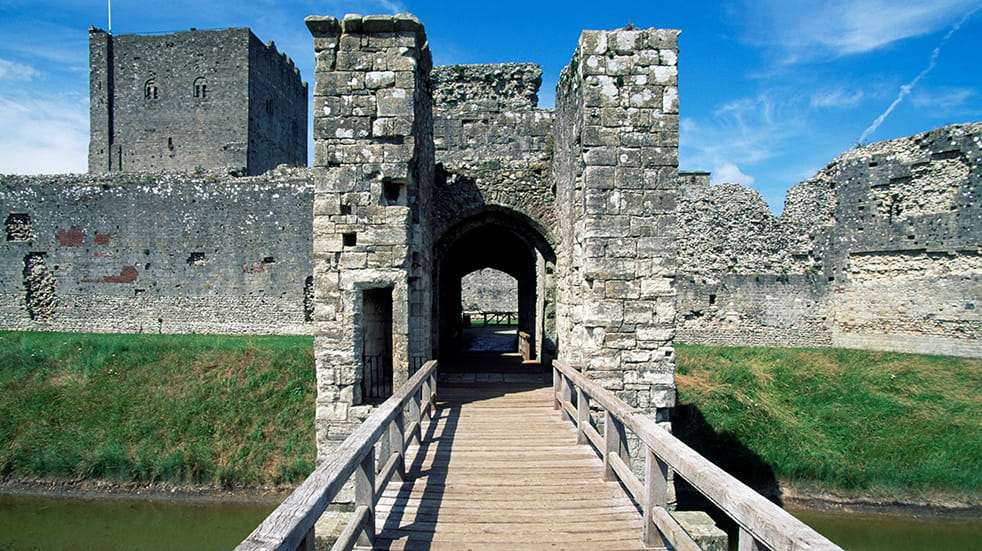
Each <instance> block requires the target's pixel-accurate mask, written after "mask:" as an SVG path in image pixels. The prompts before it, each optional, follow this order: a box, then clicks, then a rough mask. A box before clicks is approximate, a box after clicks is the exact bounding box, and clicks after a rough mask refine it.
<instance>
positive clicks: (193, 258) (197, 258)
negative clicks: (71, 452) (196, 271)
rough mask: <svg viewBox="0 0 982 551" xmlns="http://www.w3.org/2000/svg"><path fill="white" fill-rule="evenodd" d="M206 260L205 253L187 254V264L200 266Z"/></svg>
mask: <svg viewBox="0 0 982 551" xmlns="http://www.w3.org/2000/svg"><path fill="white" fill-rule="evenodd" d="M206 261H207V259H206V258H205V253H191V255H190V256H188V266H201V265H202V264H204V263H205V262H206Z"/></svg>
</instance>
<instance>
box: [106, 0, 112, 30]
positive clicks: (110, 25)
mask: <svg viewBox="0 0 982 551" xmlns="http://www.w3.org/2000/svg"><path fill="white" fill-rule="evenodd" d="M106 4H107V5H108V11H109V34H113V0H106Z"/></svg>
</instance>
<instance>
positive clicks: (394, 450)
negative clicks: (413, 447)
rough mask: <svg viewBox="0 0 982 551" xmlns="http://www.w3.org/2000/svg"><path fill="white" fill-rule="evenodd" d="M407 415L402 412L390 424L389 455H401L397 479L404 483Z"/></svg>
mask: <svg viewBox="0 0 982 551" xmlns="http://www.w3.org/2000/svg"><path fill="white" fill-rule="evenodd" d="M405 426H406V422H405V415H404V414H403V413H402V412H401V411H400V412H399V413H397V414H396V417H395V419H393V420H392V423H390V424H389V453H390V454H399V462H398V463H397V467H396V472H395V475H394V476H395V479H396V480H398V481H400V482H402V481H403V480H405V479H406V436H405V432H406V429H405Z"/></svg>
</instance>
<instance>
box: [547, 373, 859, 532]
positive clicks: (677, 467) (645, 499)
mask: <svg viewBox="0 0 982 551" xmlns="http://www.w3.org/2000/svg"><path fill="white" fill-rule="evenodd" d="M553 369H554V371H553V377H554V379H553V390H554V395H555V402H554V408H555V409H557V410H559V411H560V412H562V413H563V415H564V416H565V417H566V418H567V419H569V420H570V421H571V422H572V423H573V424H574V425H576V427H577V433H578V434H580V435H582V436H581V437H580V438H579V440H580V441H581V442H582V441H586V440H588V441H589V442H591V443H592V444H593V446H594V448H595V449H596V450H597V452H598V454H599V455H600V456H601V457H602V459H603V460H604V467H605V469H604V470H605V477H607V478H608V479H611V480H613V479H617V480H620V481H621V482H622V484H623V486H624V487H625V488H627V489H628V492H629V493H631V494H632V495H633V497H634V499H635V501H636V502H637V503H639V504H641V507H642V509H643V514H644V540H645V544H646V545H656V544H658V543H662V542H661V541H659V540H661V539H664V540H666V541H668V542H669V543H671V544H672V546H673V547H675V548H676V549H699V547H698V546H697V545H696V544H695V542H694V541H692V540H691V538H689V537H688V534H686V533H685V531H684V530H682V529H681V527H680V526H678V523H677V522H675V521H674V519H673V518H672V517H671V515H669V514H668V513H667V511H666V510H665V506H666V504H667V480H668V469H669V468H671V469H672V470H673V471H675V473H676V474H677V475H679V476H681V477H682V478H684V479H685V480H686V481H687V482H688V483H689V484H691V485H692V487H694V488H695V489H696V490H697V491H699V492H700V493H702V495H704V496H705V497H706V498H707V499H709V500H710V501H712V502H713V503H714V504H715V505H716V506H717V507H719V508H720V510H722V511H723V513H724V514H726V515H727V516H729V517H730V518H731V519H733V521H734V522H736V524H737V525H738V526H739V527H740V542H739V548H740V549H741V550H744V549H748V550H749V549H761V548H762V546H763V547H766V548H767V549H772V550H774V551H784V550H792V549H794V550H830V551H831V550H839V551H841V548H840V547H839V546H837V545H835V544H834V543H832V542H831V541H829V540H828V539H827V538H825V537H824V536H822V535H821V534H819V533H818V532H816V531H815V530H813V529H812V528H811V527H809V526H808V525H807V524H805V523H803V522H801V521H800V520H798V519H796V518H794V517H793V516H791V515H790V514H789V513H788V512H787V511H785V510H784V509H781V508H780V507H778V506H777V505H775V504H774V503H772V502H770V501H768V500H767V499H766V498H764V497H763V496H762V495H760V494H758V493H757V492H755V491H754V490H753V489H751V488H750V487H748V486H746V485H745V484H743V483H742V482H740V481H739V480H737V479H736V478H734V477H733V476H731V475H730V474H728V473H726V472H725V471H723V470H722V469H720V468H719V467H717V466H716V465H714V464H713V463H711V462H710V461H709V460H708V459H706V458H705V457H703V456H701V455H699V453H697V452H696V451H695V450H693V449H692V448H690V447H689V446H687V445H685V444H684V443H683V442H682V441H681V440H679V439H678V438H676V437H675V436H672V434H671V433H669V432H668V431H666V430H664V429H663V428H661V427H659V426H658V424H657V423H656V422H655V421H654V420H653V419H651V418H649V417H647V416H646V415H645V414H644V413H642V412H641V411H639V410H637V409H635V408H633V407H631V406H629V405H628V404H626V403H624V402H623V401H622V400H621V399H620V398H618V397H617V396H615V395H614V394H613V393H612V392H610V391H609V390H607V389H605V388H603V387H601V386H600V385H598V384H597V383H596V382H594V381H591V380H590V379H588V378H587V377H585V376H584V375H583V374H582V373H580V372H579V371H578V370H577V369H576V368H574V367H572V366H570V365H569V364H567V363H565V362H562V361H554V362H553ZM574 389H575V390H576V396H577V403H576V405H575V406H574V405H573V403H572V395H573V390H574ZM588 401H589V403H590V404H593V405H597V406H599V407H600V408H602V409H603V410H604V411H605V412H606V413H605V416H604V418H605V421H604V435H603V437H602V438H603V439H602V440H601V437H600V434H599V433H598V431H597V430H596V429H595V428H594V427H593V426H592V425H591V424H590V417H589V405H588ZM625 430H630V431H631V432H633V433H634V434H635V435H636V436H637V437H638V439H639V440H640V441H641V443H642V444H644V448H645V454H644V455H645V471H644V472H645V476H644V480H643V481H642V480H640V479H639V478H638V477H637V476H636V475H635V474H634V472H633V471H632V469H631V467H630V457H629V456H628V455H627V452H626V438H625Z"/></svg>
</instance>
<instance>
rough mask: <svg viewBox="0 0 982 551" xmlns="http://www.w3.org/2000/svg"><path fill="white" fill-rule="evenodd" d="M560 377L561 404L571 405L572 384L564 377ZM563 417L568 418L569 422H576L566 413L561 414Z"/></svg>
mask: <svg viewBox="0 0 982 551" xmlns="http://www.w3.org/2000/svg"><path fill="white" fill-rule="evenodd" d="M560 377H562V379H561V381H562V392H563V403H564V404H565V403H570V404H571V403H573V384H572V383H571V382H570V380H569V379H568V378H567V377H566V376H565V375H560ZM563 417H568V418H569V420H570V421H571V422H576V420H575V419H573V418H572V417H571V416H570V415H569V413H568V412H566V411H564V412H563Z"/></svg>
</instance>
